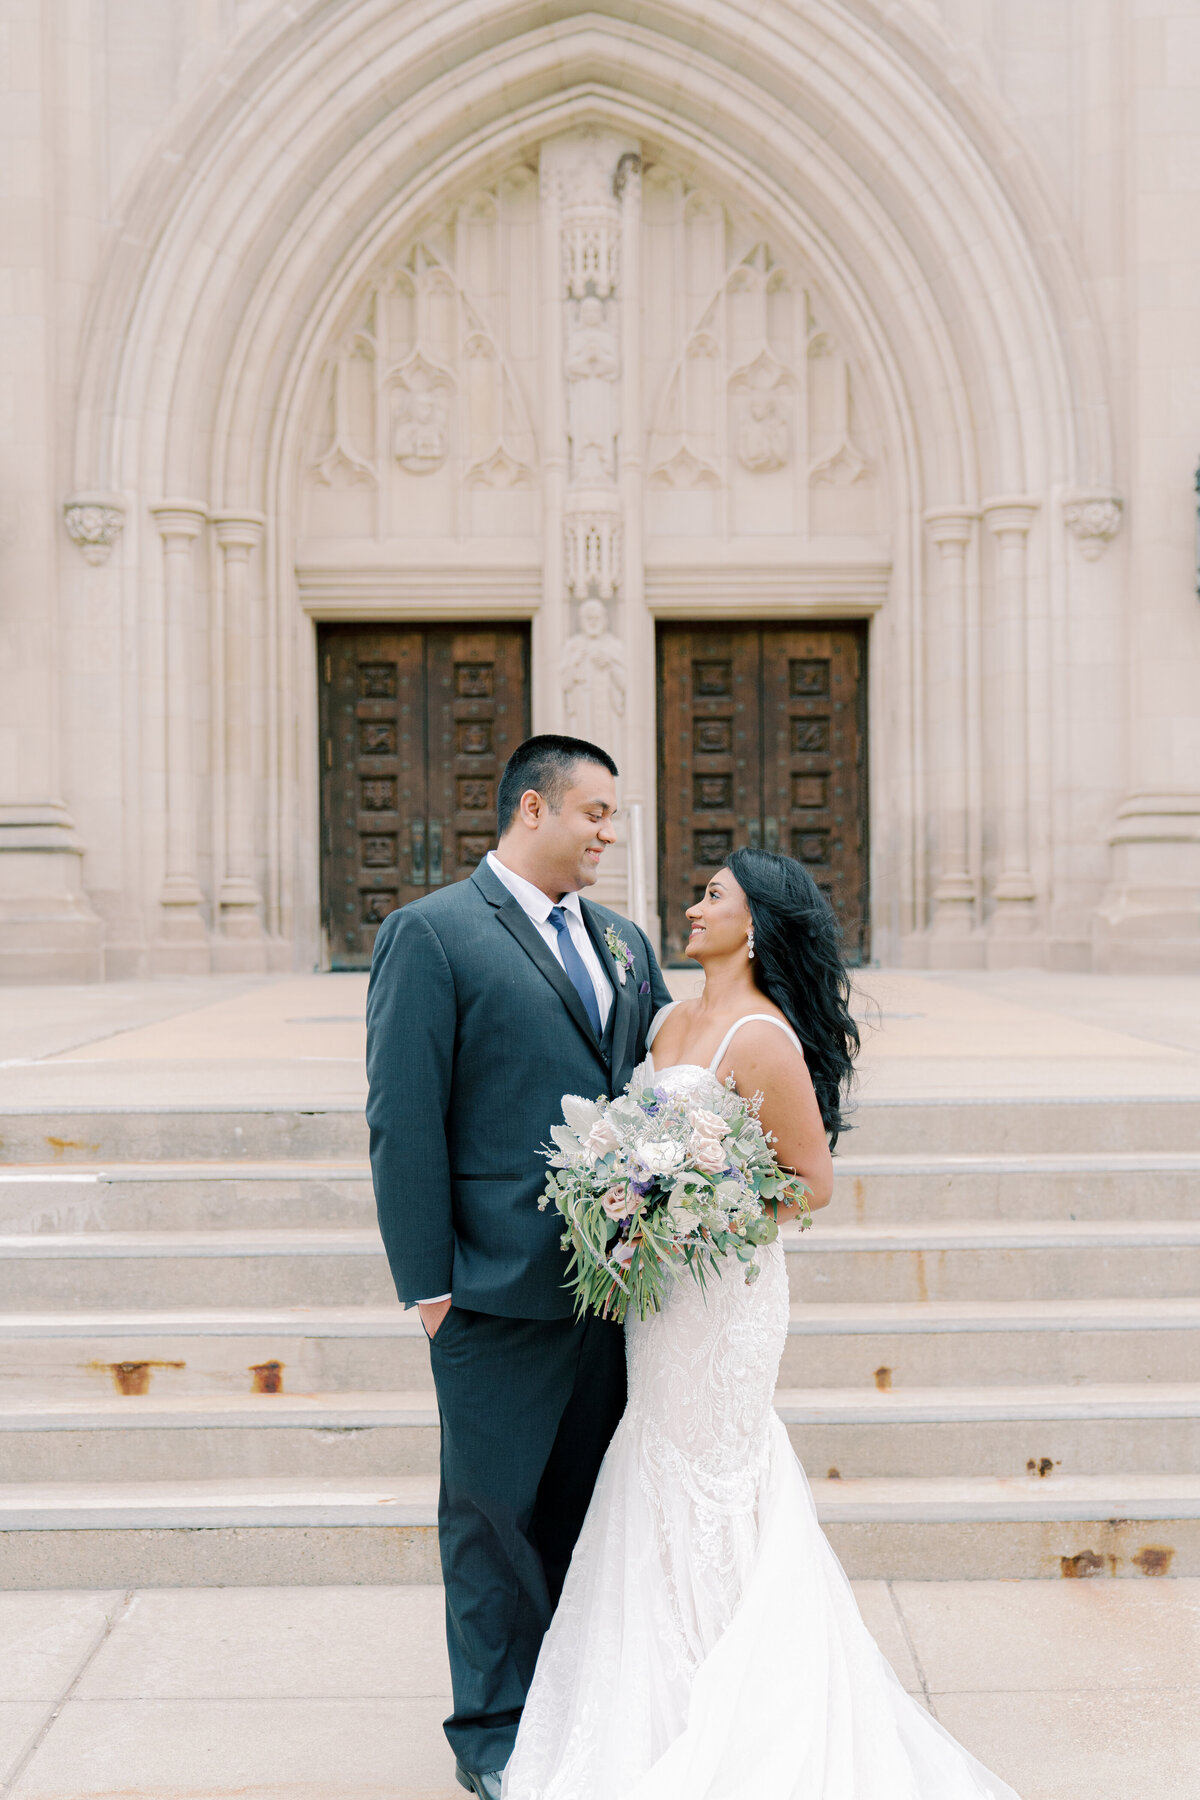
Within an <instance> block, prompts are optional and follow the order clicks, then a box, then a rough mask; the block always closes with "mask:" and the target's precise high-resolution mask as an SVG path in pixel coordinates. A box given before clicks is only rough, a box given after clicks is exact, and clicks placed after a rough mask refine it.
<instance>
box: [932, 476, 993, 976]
mask: <svg viewBox="0 0 1200 1800" xmlns="http://www.w3.org/2000/svg"><path fill="white" fill-rule="evenodd" d="M976 517H977V515H976V514H975V513H973V512H971V511H970V509H969V508H967V507H964V506H945V507H937V508H933V509H931V510H930V511H929V512H927V513H926V514H925V525H926V529H927V530H928V532H929V538H930V542H931V543H932V544H934V545H935V546H936V548H937V551H938V558H937V582H936V591H937V598H936V602H935V604H934V606H933V608H932V609H931V617H930V622H929V627H928V630H929V647H928V681H929V686H928V693H929V704H930V713H931V715H932V721H933V730H932V740H933V766H934V776H935V781H936V788H937V828H938V829H937V846H938V847H937V871H936V879H935V882H934V888H933V917H932V920H931V922H930V929H931V932H932V934H933V936H934V937H937V938H943V939H953V940H958V949H957V951H956V950H955V949H953V948H951V947H949V946H947V945H940V946H939V949H938V954H937V958H936V960H937V962H938V963H939V965H942V966H944V964H945V961H946V959H947V957H949V958H950V959H951V960H952V961H953V962H954V963H955V964H957V965H958V966H975V965H976V964H978V963H980V962H982V946H981V945H980V944H979V943H978V942H974V943H971V944H969V945H968V942H967V940H970V939H973V938H976V936H977V928H978V923H979V921H978V916H977V913H976V902H977V892H976V882H975V877H974V875H973V874H972V872H971V861H972V857H971V848H972V846H971V819H970V814H971V804H970V786H969V769H970V761H971V758H970V736H969V733H970V722H969V717H970V715H969V705H968V687H967V682H968V662H967V549H968V546H969V545H970V542H971V534H972V532H973V530H974V528H975V519H976Z"/></svg>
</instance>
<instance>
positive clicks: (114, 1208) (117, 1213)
mask: <svg viewBox="0 0 1200 1800" xmlns="http://www.w3.org/2000/svg"><path fill="white" fill-rule="evenodd" d="M248 1222H250V1223H252V1224H253V1225H254V1226H255V1228H256V1229H258V1230H261V1231H268V1230H276V1229H282V1230H304V1229H311V1228H313V1227H318V1226H350V1227H357V1228H359V1229H360V1230H365V1229H367V1228H369V1227H371V1226H373V1225H374V1222H375V1195H374V1192H373V1190H372V1187H371V1169H370V1164H369V1163H366V1162H357V1163H356V1162H349V1161H341V1162H337V1161H317V1160H312V1161H308V1162H299V1161H297V1162H293V1163H290V1164H289V1163H281V1162H241V1163H239V1162H230V1161H221V1160H214V1161H209V1162H188V1163H183V1162H181V1163H112V1164H109V1165H108V1166H107V1167H94V1168H75V1167H72V1168H63V1167H61V1166H60V1165H58V1164H55V1163H41V1164H28V1165H25V1166H22V1167H18V1166H16V1165H7V1166H6V1165H4V1164H0V1232H5V1233H10V1234H12V1235H17V1234H19V1233H22V1232H28V1233H38V1234H40V1233H43V1232H49V1233H54V1232H87V1233H96V1232H105V1231H232V1230H237V1229H238V1228H240V1227H245V1226H246V1224H247V1223H248Z"/></svg>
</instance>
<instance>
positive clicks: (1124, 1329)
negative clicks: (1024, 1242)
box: [0, 1299, 1200, 1398]
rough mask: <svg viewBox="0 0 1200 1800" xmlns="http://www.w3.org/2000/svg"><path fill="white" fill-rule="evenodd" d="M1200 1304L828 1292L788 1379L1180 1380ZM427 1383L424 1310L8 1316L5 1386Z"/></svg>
mask: <svg viewBox="0 0 1200 1800" xmlns="http://www.w3.org/2000/svg"><path fill="white" fill-rule="evenodd" d="M1196 1369H1200V1300H1188V1299H1164V1300H1153V1299H1114V1300H1091V1299H1065V1300H1027V1301H1024V1300H1022V1301H1018V1300H993V1301H982V1300H963V1301H948V1300H931V1301H925V1302H921V1301H893V1302H884V1301H873V1302H849V1301H840V1302H834V1301H827V1302H820V1303H813V1304H809V1305H805V1306H801V1307H795V1308H793V1311H792V1316H791V1321H790V1325H789V1332H788V1341H787V1344H786V1346H785V1348H784V1353H783V1362H782V1366H781V1371H780V1379H781V1383H782V1385H783V1386H785V1387H870V1386H872V1385H874V1386H876V1387H877V1388H879V1389H880V1391H886V1390H887V1389H889V1388H895V1387H938V1386H942V1385H950V1386H956V1385H962V1384H963V1383H967V1382H969V1383H972V1384H979V1385H986V1386H1001V1385H1004V1384H1012V1383H1016V1384H1018V1385H1020V1384H1025V1383H1030V1382H1043V1381H1047V1382H1061V1383H1068V1384H1079V1383H1082V1382H1091V1381H1100V1382H1121V1381H1177V1380H1178V1379H1179V1378H1180V1376H1181V1375H1182V1374H1186V1373H1188V1372H1189V1371H1192V1370H1196ZM264 1382H265V1383H267V1384H269V1385H270V1386H272V1387H274V1388H276V1389H279V1390H281V1391H283V1392H285V1393H338V1392H343V1391H347V1390H349V1391H356V1392H361V1391H363V1390H367V1389H384V1390H389V1391H393V1392H400V1391H404V1392H411V1391H413V1390H415V1389H425V1390H428V1389H429V1387H430V1375H429V1355H428V1349H427V1345H426V1341H425V1336H424V1333H423V1331H422V1329H421V1323H420V1320H419V1318H418V1316H417V1314H416V1312H415V1311H409V1312H405V1311H403V1310H402V1309H401V1307H400V1306H399V1305H398V1303H396V1302H394V1301H393V1303H392V1304H391V1305H382V1306H371V1307H368V1306H351V1307H315V1306H313V1307H290V1308H257V1309H256V1308H237V1307H229V1308H208V1309H204V1310H200V1309H196V1310H191V1309H186V1310H183V1309H181V1310H170V1309H166V1308H164V1309H161V1310H148V1309H147V1310H129V1311H117V1310H112V1311H96V1312H85V1311H82V1310H79V1311H66V1312H43V1313H34V1312H30V1313H19V1312H9V1313H5V1314H0V1396H9V1395H14V1394H15V1395H21V1394H23V1393H24V1392H26V1391H27V1389H28V1387H29V1386H30V1384H31V1383H35V1384H36V1385H37V1386H38V1388H39V1390H40V1388H41V1387H42V1386H43V1385H45V1386H49V1387H52V1388H53V1390H54V1391H55V1393H57V1394H58V1395H60V1396H61V1397H63V1398H70V1397H77V1398H86V1397H88V1396H91V1395H96V1396H99V1395H103V1394H110V1393H114V1392H116V1393H145V1392H149V1393H152V1394H154V1395H155V1397H158V1396H159V1395H172V1394H187V1393H242V1394H248V1393H252V1392H254V1391H255V1390H256V1389H257V1390H260V1391H261V1389H262V1386H263V1384H264Z"/></svg>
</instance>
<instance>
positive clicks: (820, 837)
mask: <svg viewBox="0 0 1200 1800" xmlns="http://www.w3.org/2000/svg"><path fill="white" fill-rule="evenodd" d="M658 707H659V710H658V741H659V770H658V797H659V798H658V805H659V904H660V908H661V912H662V924H663V949H664V953H665V955H666V958H667V960H668V961H669V962H673V963H676V964H678V963H680V962H682V961H683V960H684V959H683V946H684V944H685V943H686V941H687V927H686V924H685V921H684V912H685V910H686V909H687V907H689V906H692V905H694V903H695V901H696V900H697V899H699V897H700V895H701V894H702V893H703V892H704V888H705V885H706V884H707V882H708V880H709V879H710V877H711V876H712V875H713V873H714V872H715V870H717V869H718V868H720V866H721V864H722V863H723V862H724V861H725V860H726V858H727V857H728V856H729V854H730V852H731V851H733V850H735V849H737V848H739V847H740V846H741V845H744V844H751V845H753V844H758V845H762V846H763V847H764V848H766V849H768V850H782V851H784V852H785V853H786V854H787V855H789V856H793V857H795V858H796V860H797V861H798V862H801V863H803V864H804V866H805V867H806V868H807V869H808V870H809V872H810V874H811V875H812V876H813V878H814V880H815V881H816V883H817V886H818V887H819V888H821V890H822V891H823V892H824V893H825V894H827V895H828V897H829V899H830V901H831V902H832V904H833V907H834V910H835V911H836V913H837V915H838V918H839V921H840V923H841V926H842V932H843V950H844V953H845V955H846V957H847V959H848V960H849V961H851V962H859V961H862V960H864V959H865V958H866V956H867V953H868V943H867V757H866V632H865V627H863V626H860V625H857V624H847V625H836V626H828V627H824V626H823V627H821V628H820V629H809V628H807V627H799V626H795V625H790V624H789V625H774V624H762V625H757V624H754V625H737V626H733V625H729V626H726V625H703V626H701V625H661V626H660V627H659V634H658Z"/></svg>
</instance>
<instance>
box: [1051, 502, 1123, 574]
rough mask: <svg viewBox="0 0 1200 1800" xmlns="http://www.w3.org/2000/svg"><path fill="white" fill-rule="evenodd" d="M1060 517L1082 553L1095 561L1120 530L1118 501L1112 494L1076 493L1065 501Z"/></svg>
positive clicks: (1090, 560)
mask: <svg viewBox="0 0 1200 1800" xmlns="http://www.w3.org/2000/svg"><path fill="white" fill-rule="evenodd" d="M1063 518H1064V519H1065V520H1066V522H1067V529H1068V531H1070V532H1071V534H1072V536H1073V537H1075V538H1076V539H1077V540H1078V543H1079V549H1080V553H1081V555H1083V556H1085V557H1086V558H1087V560H1088V562H1095V561H1096V558H1097V557H1098V556H1100V555H1102V554H1103V552H1104V549H1105V547H1106V546H1107V545H1108V544H1109V543H1111V541H1112V539H1113V538H1115V537H1116V535H1117V533H1118V531H1120V529H1121V502H1120V501H1119V500H1117V499H1115V498H1114V497H1113V496H1112V495H1111V494H1075V495H1073V496H1072V498H1071V499H1069V500H1067V501H1066V502H1065V504H1064V506H1063Z"/></svg>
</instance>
